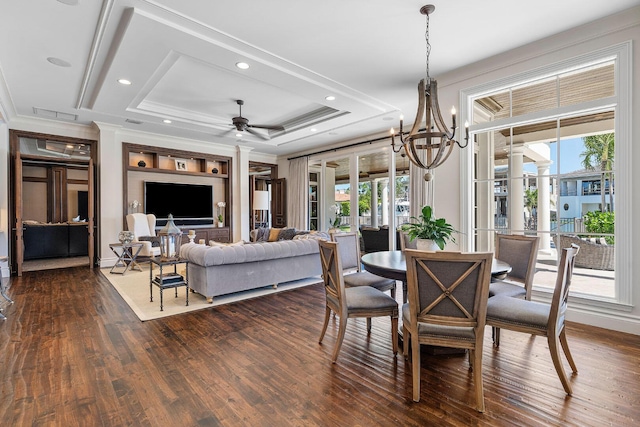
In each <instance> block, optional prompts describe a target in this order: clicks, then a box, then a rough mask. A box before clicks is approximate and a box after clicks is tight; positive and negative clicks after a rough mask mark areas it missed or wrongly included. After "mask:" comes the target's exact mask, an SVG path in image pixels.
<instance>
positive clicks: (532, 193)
mask: <svg viewBox="0 0 640 427" xmlns="http://www.w3.org/2000/svg"><path fill="white" fill-rule="evenodd" d="M524 207H525V208H527V210H528V211H529V221H530V228H531V225H532V224H537V218H534V215H533V210H534V208H535V209H536V210H537V209H538V190H537V189H536V190H531V189H529V188H528V189H526V190H524ZM536 214H537V213H536Z"/></svg>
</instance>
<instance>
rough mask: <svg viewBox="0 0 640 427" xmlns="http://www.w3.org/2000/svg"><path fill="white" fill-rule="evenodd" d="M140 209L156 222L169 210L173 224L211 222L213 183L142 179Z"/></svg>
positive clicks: (161, 223) (160, 220)
mask: <svg viewBox="0 0 640 427" xmlns="http://www.w3.org/2000/svg"><path fill="white" fill-rule="evenodd" d="M144 211H145V213H152V214H154V215H155V216H156V218H157V223H156V224H157V225H160V226H162V225H165V224H166V223H167V218H168V217H169V214H172V215H173V218H174V222H175V224H176V225H201V224H202V225H204V224H213V187H212V186H211V185H200V184H176V183H172V182H151V181H145V182H144Z"/></svg>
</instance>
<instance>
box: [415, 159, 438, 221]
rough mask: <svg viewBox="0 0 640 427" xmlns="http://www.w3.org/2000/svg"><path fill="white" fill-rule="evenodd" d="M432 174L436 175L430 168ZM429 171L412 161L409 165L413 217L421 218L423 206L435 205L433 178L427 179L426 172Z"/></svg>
mask: <svg viewBox="0 0 640 427" xmlns="http://www.w3.org/2000/svg"><path fill="white" fill-rule="evenodd" d="M429 172H431V174H433V175H435V174H434V172H433V170H429ZM425 173H427V169H422V168H419V167H417V166H416V165H414V164H413V163H411V164H410V165H409V197H410V198H409V200H410V201H411V204H410V205H409V214H410V216H412V217H416V218H419V217H420V214H422V207H423V206H425V205H429V206H431V207H432V208H434V209H435V206H433V180H431V181H425V180H424V174H425Z"/></svg>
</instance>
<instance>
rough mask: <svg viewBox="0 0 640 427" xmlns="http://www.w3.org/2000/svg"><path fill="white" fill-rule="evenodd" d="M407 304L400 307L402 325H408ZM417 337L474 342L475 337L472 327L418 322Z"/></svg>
mask: <svg viewBox="0 0 640 427" xmlns="http://www.w3.org/2000/svg"><path fill="white" fill-rule="evenodd" d="M409 319H410V315H409V303H406V304H403V305H402V323H405V324H406V325H410V324H411V322H410V320H409ZM418 335H420V336H425V337H434V338H453V339H464V340H469V341H475V339H476V336H475V334H474V332H473V328H472V327H468V326H444V325H434V324H431V323H425V322H418Z"/></svg>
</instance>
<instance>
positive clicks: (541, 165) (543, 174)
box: [536, 161, 551, 253]
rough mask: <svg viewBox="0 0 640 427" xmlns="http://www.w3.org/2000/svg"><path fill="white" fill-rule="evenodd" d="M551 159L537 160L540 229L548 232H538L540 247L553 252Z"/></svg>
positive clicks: (547, 251) (546, 251) (542, 249)
mask: <svg viewBox="0 0 640 427" xmlns="http://www.w3.org/2000/svg"><path fill="white" fill-rule="evenodd" d="M550 165H551V161H541V162H536V166H537V167H538V182H537V186H538V206H537V208H536V209H537V215H538V230H540V231H543V232H544V231H546V232H547V233H538V236H539V237H540V245H539V247H538V249H539V250H540V251H544V252H545V253H551V236H550V234H549V233H548V232H549V231H550V227H551V217H550V216H551V203H550V197H549V166H550Z"/></svg>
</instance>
